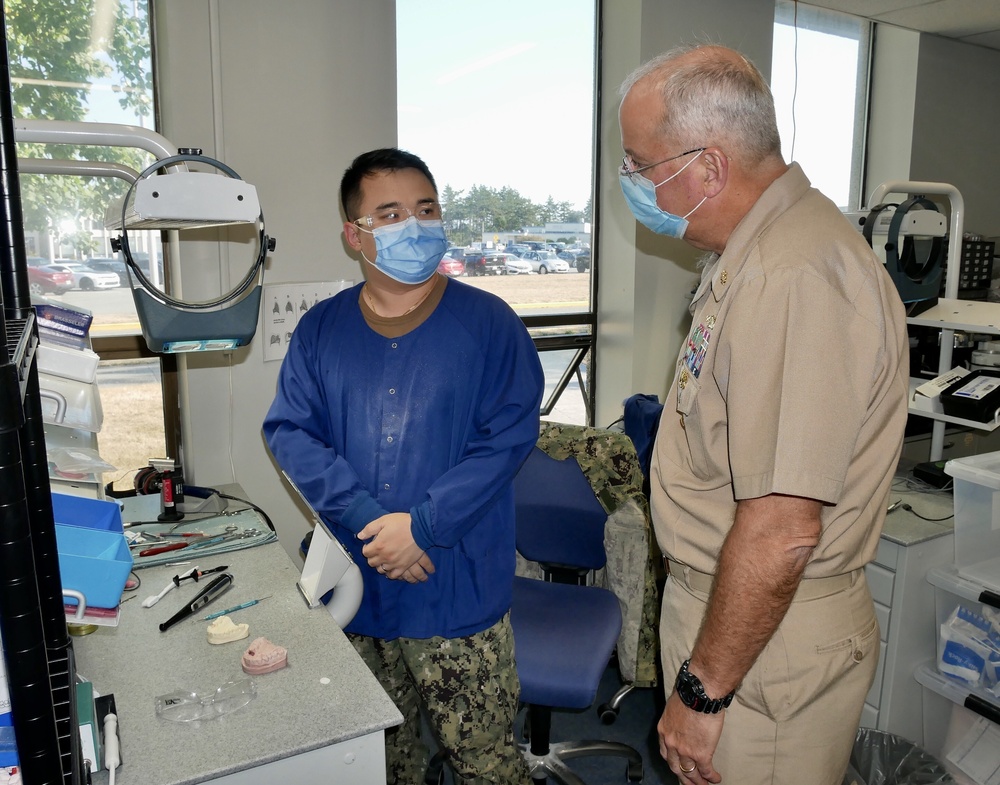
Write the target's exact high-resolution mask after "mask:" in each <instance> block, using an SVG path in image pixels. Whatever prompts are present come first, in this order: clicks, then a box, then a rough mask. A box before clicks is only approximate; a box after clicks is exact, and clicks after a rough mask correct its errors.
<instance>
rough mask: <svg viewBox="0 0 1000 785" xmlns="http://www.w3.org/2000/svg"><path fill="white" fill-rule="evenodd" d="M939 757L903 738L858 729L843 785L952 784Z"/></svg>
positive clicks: (873, 730)
mask: <svg viewBox="0 0 1000 785" xmlns="http://www.w3.org/2000/svg"><path fill="white" fill-rule="evenodd" d="M954 782H955V780H954V779H952V777H951V775H950V774H948V772H947V770H946V769H945V767H944V764H943V763H941V761H939V760H938V759H937V758H935V757H934V756H933V755H931V754H930V753H928V752H927V751H925V750H922V749H921V748H920V747H918V746H917V745H916V744H914V743H913V742H911V741H907V740H906V739H904V738H902V737H900V736H893V735H892V734H891V733H885V732H884V731H880V730H875V729H874V728H858V735H857V736H856V737H855V739H854V749H853V750H852V751H851V760H850V763H849V764H848V766H847V773H846V774H845V775H844V785H929V783H951V784H952V785H953V783H954Z"/></svg>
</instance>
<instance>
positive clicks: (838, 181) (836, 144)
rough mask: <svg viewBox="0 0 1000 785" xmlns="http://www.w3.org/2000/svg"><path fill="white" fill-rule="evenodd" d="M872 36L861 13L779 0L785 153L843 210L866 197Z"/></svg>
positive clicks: (775, 61)
mask: <svg viewBox="0 0 1000 785" xmlns="http://www.w3.org/2000/svg"><path fill="white" fill-rule="evenodd" d="M870 38H871V23H870V22H869V21H867V20H865V19H861V18H860V17H856V16H850V15H848V14H842V13H838V12H835V11H827V10H825V9H822V8H816V7H814V6H809V5H803V4H802V3H798V2H793V1H792V0H778V1H777V3H776V5H775V15H774V48H773V52H772V60H771V90H772V92H773V93H774V101H775V108H776V110H777V116H778V130H779V131H780V133H781V146H782V153H783V154H784V157H785V160H786V161H798V162H799V163H800V164H801V165H802V168H803V170H804V171H805V173H806V175H807V176H808V177H809V179H810V180H811V181H812V184H813V185H814V186H815V187H816V188H818V189H819V190H820V191H822V192H823V193H824V194H826V195H827V196H828V197H830V199H832V200H833V201H834V202H835V203H836V204H837V205H838V206H839V207H840V208H841V209H852V210H855V209H858V208H860V207H861V206H862V201H863V195H862V192H861V189H862V173H863V167H864V140H865V132H866V127H867V104H868V75H869V61H870Z"/></svg>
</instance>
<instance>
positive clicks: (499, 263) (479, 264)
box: [465, 251, 506, 275]
mask: <svg viewBox="0 0 1000 785" xmlns="http://www.w3.org/2000/svg"><path fill="white" fill-rule="evenodd" d="M502 255H503V254H499V253H482V252H481V251H470V252H469V253H467V254H466V255H465V274H466V275H503V274H504V273H505V272H506V269H505V268H504V263H503V260H502V259H501V258H500V257H501V256H502Z"/></svg>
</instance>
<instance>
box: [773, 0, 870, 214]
mask: <svg viewBox="0 0 1000 785" xmlns="http://www.w3.org/2000/svg"><path fill="white" fill-rule="evenodd" d="M779 24H780V25H786V26H788V27H790V28H792V30H793V35H795V36H796V38H797V34H798V30H812V31H815V32H819V33H826V34H828V35H839V36H842V37H848V38H852V39H854V40H857V42H858V66H857V69H856V72H855V93H854V122H853V125H852V127H853V139H852V145H851V166H850V184H849V189H848V204H847V205H846V207H847V209H851V210H858V209H861V208H862V207H863V206H864V204H865V198H864V193H865V187H866V182H865V172H866V169H867V158H868V125H869V113H870V106H871V103H870V102H871V75H872V60H873V52H874V41H875V30H874V28H875V25H874V23H873V22H872V21H871V20H870V19H865V18H864V17H860V16H855V15H853V14H846V13H843V12H840V11H833V10H831V9H827V8H820V7H818V6H810V5H805V4H802V3H798V2H796V1H795V0H775V4H774V25H775V26H777V25H779ZM800 56H801V52H800V51H799V50H798V47H797V46H796V54H795V57H796V59H798V57H800ZM773 58H774V49H773V45H772V72H773V68H774V59H773ZM796 67H797V63H796ZM797 73H798V72H797V71H796V91H795V92H796V93H797V92H798V89H799V86H798V75H797ZM772 84H773V73H772ZM794 112H795V107H794V104H793V106H792V115H793V118H794ZM793 152H794V148H793Z"/></svg>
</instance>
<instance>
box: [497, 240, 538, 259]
mask: <svg viewBox="0 0 1000 785" xmlns="http://www.w3.org/2000/svg"><path fill="white" fill-rule="evenodd" d="M530 250H531V249H530V248H529V247H528V246H526V245H521V244H520V243H511V244H509V245H507V246H506V247H504V249H503V252H504V253H512V254H514V256H518V257H521V256H524V254H525V253H526V252H528V251H530Z"/></svg>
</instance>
